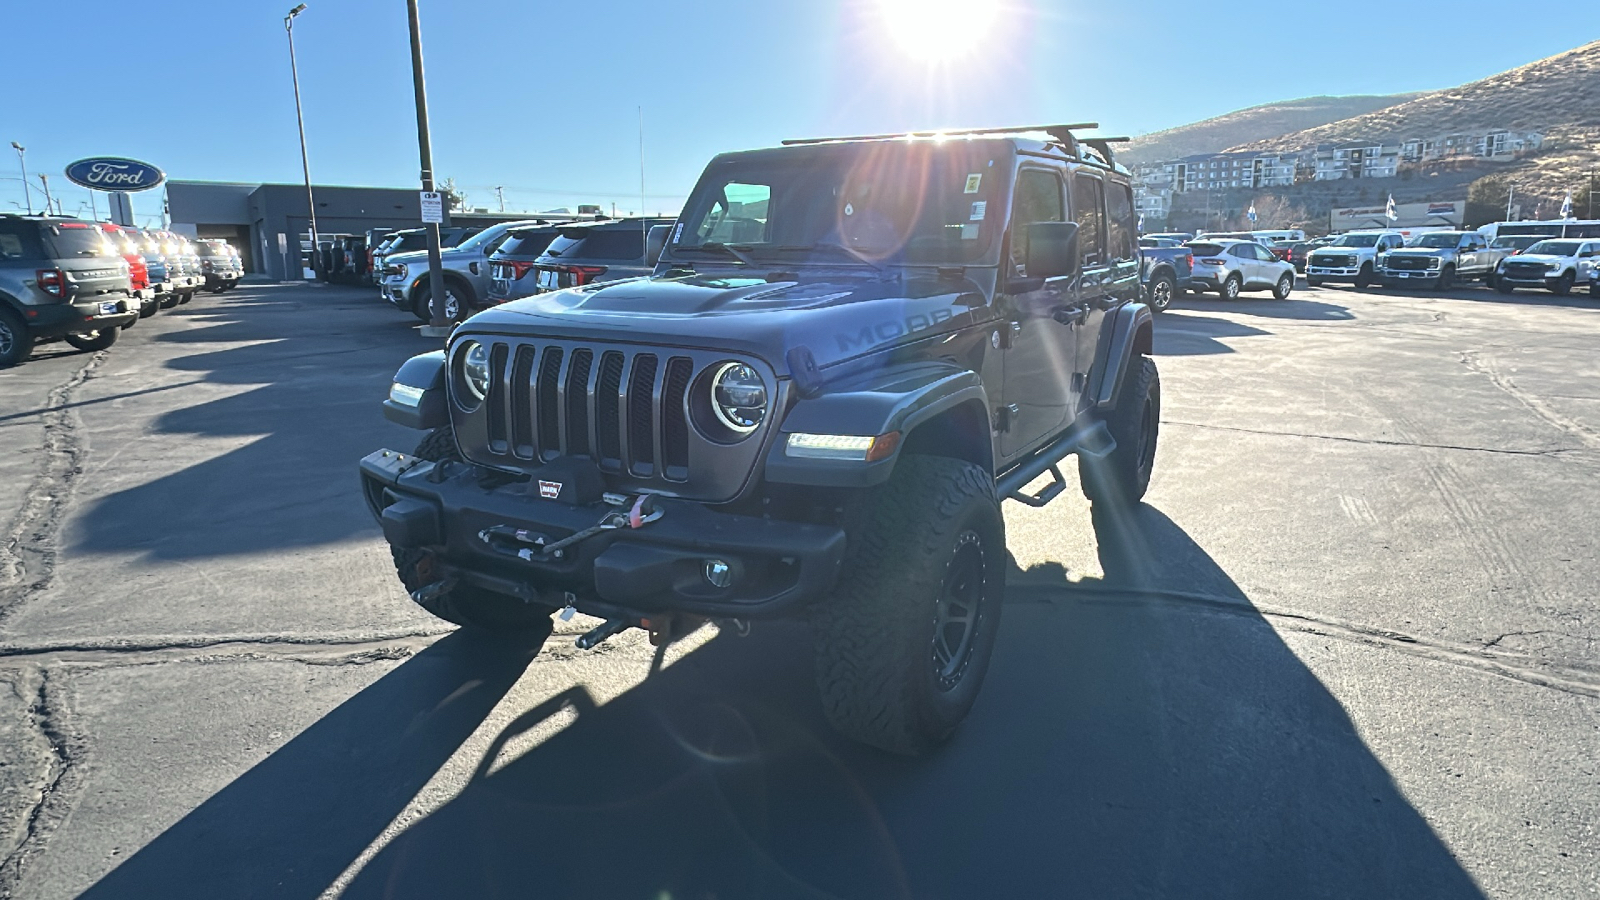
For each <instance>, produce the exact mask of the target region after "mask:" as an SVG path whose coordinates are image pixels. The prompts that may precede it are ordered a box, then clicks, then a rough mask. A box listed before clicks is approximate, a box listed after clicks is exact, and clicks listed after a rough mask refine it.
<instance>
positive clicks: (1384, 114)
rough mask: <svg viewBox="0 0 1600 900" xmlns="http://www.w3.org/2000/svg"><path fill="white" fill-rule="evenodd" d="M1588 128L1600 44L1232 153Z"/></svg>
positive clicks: (1599, 119) (1258, 140) (1595, 108)
mask: <svg viewBox="0 0 1600 900" xmlns="http://www.w3.org/2000/svg"><path fill="white" fill-rule="evenodd" d="M1200 124H1204V123H1200ZM1190 127H1195V126H1190ZM1593 127H1600V41H1594V42H1592V43H1588V44H1585V45H1583V46H1582V47H1578V48H1576V49H1574V50H1568V51H1567V52H1565V53H1558V54H1556V55H1555V56H1550V57H1546V58H1545V59H1541V60H1538V61H1536V62H1531V63H1528V64H1527V65H1525V66H1519V67H1517V68H1515V69H1511V70H1509V71H1506V72H1501V73H1500V74H1498V75H1491V76H1489V77H1488V78H1484V79H1481V80H1479V81H1474V82H1471V83H1470V84H1464V85H1461V86H1460V87H1455V88H1447V89H1445V90H1440V91H1430V92H1428V93H1426V94H1420V95H1415V96H1413V97H1411V98H1409V99H1407V100H1405V102H1402V103H1396V104H1391V105H1389V106H1387V107H1384V108H1382V109H1374V110H1372V111H1370V112H1365V113H1362V114H1359V115H1353V116H1349V117H1346V118H1343V119H1340V120H1337V121H1330V122H1327V123H1323V124H1318V125H1312V126H1305V127H1302V128H1300V129H1299V130H1294V131H1288V132H1279V133H1278V134H1276V135H1262V136H1258V137H1255V138H1252V139H1250V140H1244V141H1238V142H1235V143H1234V144H1232V145H1230V146H1229V149H1233V150H1252V151H1259V150H1268V151H1273V150H1276V151H1295V150H1307V149H1312V148H1315V147H1316V146H1317V145H1318V144H1328V143H1337V142H1340V141H1352V140H1372V141H1375V142H1376V141H1384V142H1387V143H1394V142H1396V141H1400V140H1404V139H1407V138H1432V137H1435V136H1438V135H1444V134H1452V133H1468V134H1471V133H1480V134H1481V133H1484V132H1488V131H1491V130H1495V129H1508V130H1512V131H1540V132H1550V131H1552V130H1569V129H1573V128H1593Z"/></svg>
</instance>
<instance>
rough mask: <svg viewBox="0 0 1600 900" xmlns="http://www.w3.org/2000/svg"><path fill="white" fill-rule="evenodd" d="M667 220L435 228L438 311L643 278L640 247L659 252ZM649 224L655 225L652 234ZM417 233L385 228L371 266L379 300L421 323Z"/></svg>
mask: <svg viewBox="0 0 1600 900" xmlns="http://www.w3.org/2000/svg"><path fill="white" fill-rule="evenodd" d="M671 223H672V219H668V218H624V219H607V218H603V217H596V218H595V219H593V220H589V221H580V222H563V223H551V222H547V221H541V220H538V219H530V220H526V221H520V222H506V223H502V224H499V225H493V226H490V227H488V228H484V229H482V230H481V231H475V232H473V231H468V230H466V229H443V230H441V233H440V240H441V243H442V244H444V247H443V249H442V251H441V253H440V259H441V262H442V263H443V267H444V285H445V315H446V317H447V318H448V319H450V320H451V321H461V320H462V319H465V318H466V317H467V316H470V315H472V313H474V312H476V311H478V310H480V309H484V308H486V307H489V306H494V305H497V304H500V303H505V302H507V301H509V300H516V299H519V298H521V297H527V296H531V295H533V294H537V293H539V292H541V291H546V290H557V289H559V288H566V287H575V286H579V285H585V284H594V283H597V282H603V281H616V280H618V279H622V278H637V277H639V276H641V275H647V274H649V273H650V270H651V269H652V268H653V266H654V264H655V261H654V259H652V258H651V256H652V254H650V253H649V252H647V250H648V247H647V245H651V244H653V245H654V246H655V247H656V252H655V254H654V255H659V253H660V250H659V247H660V245H661V244H662V243H664V242H665V240H666V231H667V226H668V225H670V224H671ZM652 229H659V230H657V231H656V232H654V234H653V235H652V231H651V230H652ZM446 232H453V233H449V234H447V233H446ZM425 235H426V233H425V232H424V231H423V230H422V229H413V230H407V231H397V232H394V233H392V234H391V235H389V237H388V239H387V240H386V241H385V242H384V243H382V244H380V245H379V246H378V247H377V248H376V249H375V250H374V251H373V264H372V268H373V274H374V278H375V279H376V280H377V284H378V291H379V294H380V296H381V297H382V299H383V300H384V301H385V302H387V303H390V304H392V305H393V306H394V307H395V308H396V309H399V310H402V311H405V312H409V313H411V314H412V315H414V316H416V317H417V318H418V319H421V320H422V321H424V322H426V321H428V320H429V319H431V318H432V315H431V312H430V309H431V304H432V301H433V286H432V283H431V279H430V278H429V273H428V253H427V251H426V250H425V249H421V247H422V246H425ZM652 236H653V237H654V238H655V240H653V241H652V240H649V239H648V238H650V237H652ZM419 245H421V246H419Z"/></svg>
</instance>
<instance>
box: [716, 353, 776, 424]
mask: <svg viewBox="0 0 1600 900" xmlns="http://www.w3.org/2000/svg"><path fill="white" fill-rule="evenodd" d="M711 409H712V411H713V412H715V413H716V414H717V420H718V421H720V422H721V423H722V424H723V425H726V426H727V427H728V428H729V430H731V431H734V432H736V433H738V434H749V433H750V432H752V431H755V430H756V428H757V426H759V425H760V424H761V420H762V419H765V418H766V416H767V385H766V383H765V382H763V381H762V380H761V375H760V374H759V373H757V372H756V370H755V369H752V368H750V367H749V366H747V365H745V364H744V363H736V362H731V363H725V364H723V366H722V368H721V369H718V370H717V374H716V376H715V377H714V378H712V379H711Z"/></svg>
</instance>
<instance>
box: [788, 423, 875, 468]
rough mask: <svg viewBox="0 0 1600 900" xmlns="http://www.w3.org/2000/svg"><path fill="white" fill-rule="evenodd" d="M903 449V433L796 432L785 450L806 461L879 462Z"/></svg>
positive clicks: (791, 436)
mask: <svg viewBox="0 0 1600 900" xmlns="http://www.w3.org/2000/svg"><path fill="white" fill-rule="evenodd" d="M899 446H900V432H898V431H891V432H889V433H888V434H880V435H877V436H873V435H863V434H806V433H804V432H798V431H797V432H794V433H793V434H790V435H789V442H788V444H787V445H786V446H785V447H784V453H785V454H787V455H788V456H795V457H801V458H805V459H853V460H859V461H861V462H877V461H878V460H880V459H888V458H889V457H890V456H892V455H894V451H895V450H896V449H897V448H898V447H899Z"/></svg>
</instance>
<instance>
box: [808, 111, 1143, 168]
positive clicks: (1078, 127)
mask: <svg viewBox="0 0 1600 900" xmlns="http://www.w3.org/2000/svg"><path fill="white" fill-rule="evenodd" d="M1099 127H1100V123H1098V122H1077V123H1074V124H1070V125H1013V126H1010V127H1007V128H954V129H940V130H936V131H905V132H899V133H896V134H854V135H848V136H844V137H820V138H791V139H789V140H786V141H784V142H783V146H785V147H793V146H796V145H801V144H827V143H832V142H834V141H886V140H893V139H895V138H931V137H962V136H970V135H979V134H1023V133H1026V132H1030V131H1042V132H1044V133H1045V134H1048V135H1050V137H1051V138H1052V139H1053V140H1052V143H1054V144H1056V145H1057V146H1059V147H1060V148H1061V149H1062V150H1063V151H1065V152H1066V154H1067V155H1068V156H1071V157H1073V158H1075V159H1081V160H1084V161H1085V162H1092V163H1097V164H1100V165H1103V166H1105V167H1106V168H1109V169H1115V168H1116V166H1117V163H1116V156H1115V154H1113V153H1112V152H1111V145H1112V144H1125V143H1127V142H1128V140H1129V139H1128V138H1125V137H1093V138H1080V137H1078V136H1077V135H1075V134H1073V132H1074V131H1086V130H1088V129H1092V128H1099ZM1084 145H1087V146H1088V147H1089V148H1090V149H1092V150H1093V151H1094V154H1093V155H1091V154H1086V153H1084V150H1083V147H1084ZM1095 156H1098V157H1099V158H1098V159H1097V158H1094V157H1095Z"/></svg>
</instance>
